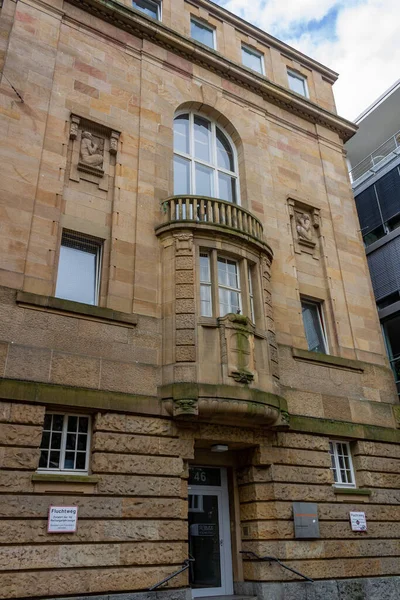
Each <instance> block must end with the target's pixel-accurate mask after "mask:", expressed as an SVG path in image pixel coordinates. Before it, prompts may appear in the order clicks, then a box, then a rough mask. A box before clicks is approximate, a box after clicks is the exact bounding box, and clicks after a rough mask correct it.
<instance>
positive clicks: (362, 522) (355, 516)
mask: <svg viewBox="0 0 400 600" xmlns="http://www.w3.org/2000/svg"><path fill="white" fill-rule="evenodd" d="M350 523H351V528H352V530H353V531H367V519H366V518H365V513H364V512H351V513H350Z"/></svg>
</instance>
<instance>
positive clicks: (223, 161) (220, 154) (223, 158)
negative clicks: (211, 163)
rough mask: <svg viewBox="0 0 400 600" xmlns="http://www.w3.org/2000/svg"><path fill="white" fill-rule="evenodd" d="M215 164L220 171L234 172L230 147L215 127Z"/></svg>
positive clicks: (225, 138)
mask: <svg viewBox="0 0 400 600" xmlns="http://www.w3.org/2000/svg"><path fill="white" fill-rule="evenodd" d="M217 164H218V166H219V167H220V168H221V169H226V170H227V171H232V172H234V171H235V163H234V160H233V151H232V147H231V145H230V143H229V141H228V139H227V137H226V136H225V135H224V134H223V133H222V131H221V130H220V129H218V127H217Z"/></svg>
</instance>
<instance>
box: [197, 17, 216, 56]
mask: <svg viewBox="0 0 400 600" xmlns="http://www.w3.org/2000/svg"><path fill="white" fill-rule="evenodd" d="M192 23H195V25H199V26H200V27H202V28H203V29H208V30H209V31H211V33H212V34H213V45H212V46H209V45H208V44H204V42H200V41H199V40H196V38H194V37H193V36H192ZM190 38H191V39H192V40H194V41H195V42H197V43H198V44H201V45H202V46H205V47H206V48H211V50H216V49H217V30H216V28H215V27H213V25H210V24H209V23H206V21H202V20H201V19H198V18H196V17H194V16H193V15H191V16H190Z"/></svg>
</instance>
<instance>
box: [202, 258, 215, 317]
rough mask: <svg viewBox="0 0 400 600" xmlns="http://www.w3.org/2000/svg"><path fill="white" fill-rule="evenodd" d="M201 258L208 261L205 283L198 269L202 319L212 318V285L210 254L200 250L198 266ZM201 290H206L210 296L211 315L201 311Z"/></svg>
mask: <svg viewBox="0 0 400 600" xmlns="http://www.w3.org/2000/svg"><path fill="white" fill-rule="evenodd" d="M202 258H207V261H208V273H209V280H208V281H205V280H203V279H202V278H201V268H199V273H200V315H201V316H202V317H212V316H213V308H214V307H213V291H212V288H213V285H212V270H211V256H210V253H209V252H207V251H205V250H200V252H199V264H200V261H201V259H202ZM202 288H207V289H208V290H209V294H210V311H211V314H209V315H205V314H204V313H203V312H202V310H201V303H202V300H201V289H202Z"/></svg>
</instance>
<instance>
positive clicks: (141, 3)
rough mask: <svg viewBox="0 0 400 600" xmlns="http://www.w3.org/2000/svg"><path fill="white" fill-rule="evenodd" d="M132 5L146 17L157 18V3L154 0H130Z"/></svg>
mask: <svg viewBox="0 0 400 600" xmlns="http://www.w3.org/2000/svg"><path fill="white" fill-rule="evenodd" d="M132 6H133V8H137V9H138V10H140V11H141V12H143V13H144V14H145V15H147V16H148V17H153V19H158V18H159V14H158V4H157V3H156V2H151V0H132Z"/></svg>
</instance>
